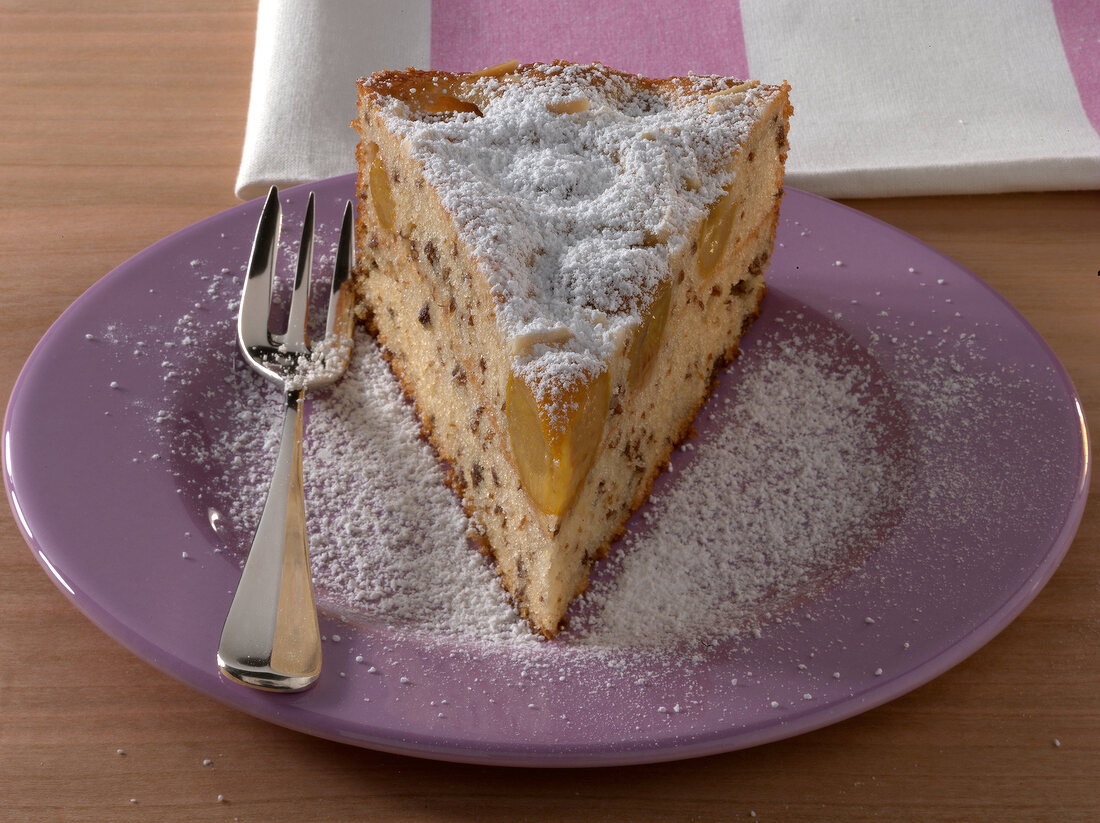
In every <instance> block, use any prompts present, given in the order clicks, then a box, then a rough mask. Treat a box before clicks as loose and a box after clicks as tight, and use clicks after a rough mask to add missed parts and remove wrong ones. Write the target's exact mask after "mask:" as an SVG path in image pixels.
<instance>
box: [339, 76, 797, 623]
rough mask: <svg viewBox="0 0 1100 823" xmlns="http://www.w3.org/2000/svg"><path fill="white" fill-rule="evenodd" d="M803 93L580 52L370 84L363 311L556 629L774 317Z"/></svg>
mask: <svg viewBox="0 0 1100 823" xmlns="http://www.w3.org/2000/svg"><path fill="white" fill-rule="evenodd" d="M787 92H788V87H787V86H786V84H784V85H782V86H774V85H772V86H769V85H762V84H759V83H756V82H742V81H739V80H733V79H729V78H722V77H711V76H688V77H677V78H669V79H666V80H652V79H647V78H641V77H636V76H633V75H629V74H624V73H622V72H618V71H614V70H612V69H609V68H607V67H605V66H602V65H600V64H594V65H577V64H571V63H564V62H556V63H554V64H552V65H543V64H532V65H523V66H517V65H516V64H515V63H514V62H513V63H508V64H502V65H500V66H495V67H493V68H490V69H485V70H483V71H480V72H475V73H471V74H451V73H445V72H430V71H415V70H411V69H410V70H408V71H404V72H383V73H380V74H375V75H373V76H372V77H370V78H369V79H364V80H360V81H359V117H358V119H357V120H356V122H355V123H354V124H353V125H354V127H355V128H356V129H357V130H358V132H359V134H360V136H361V142H360V143H359V148H358V157H357V159H358V165H359V177H358V218H357V220H358V224H357V234H356V243H357V260H358V272H357V275H356V276H357V287H358V291H359V294H360V297H361V301H362V304H361V308H362V310H363V315H364V317H366V318H367V322H368V323H369V324H370V327H371V329H372V331H373V332H374V333H375V334H376V335H377V338H378V340H379V342H380V343H381V345H382V347H383V351H384V353H385V354H386V356H387V357H388V358H389V360H390V363H391V365H392V367H393V371H394V373H395V374H396V375H397V377H398V379H399V380H400V381H401V383H402V385H403V386H404V389H405V391H406V393H407V394H408V395H409V396H410V397H411V398H412V400H413V401H414V403H415V406H416V410H417V412H418V414H419V415H420V419H421V422H422V425H423V429H424V431H425V433H426V435H427V436H428V438H430V440H431V442H432V443H433V444H434V446H435V448H436V449H437V450H438V452H439V454H440V455H441V456H442V458H444V459H445V460H446V461H448V463H449V465H450V467H451V477H452V484H453V486H454V487H455V489H456V490H457V492H458V493H459V494H460V495H461V498H462V501H463V504H464V506H465V508H466V510H467V512H468V514H469V516H470V518H471V522H472V524H473V530H474V531H475V532H476V535H477V537H478V538H479V540H480V542H481V543H482V545H484V546H485V547H486V549H487V550H488V551H490V552H491V553H492V556H493V557H494V559H495V562H496V566H497V569H498V571H499V573H500V576H501V580H502V582H503V585H504V587H505V588H506V589H507V590H508V592H509V593H510V594H511V596H512V598H513V600H514V602H515V604H516V607H517V608H518V609H519V610H520V612H521V614H523V615H525V616H526V617H527V618H528V619H529V620H530V622H531V625H532V626H533V627H534V628H535V630H537V631H539V632H541V633H543V634H544V635H546V636H548V637H552V636H553V635H554V634H555V633H557V632H558V631H559V629H560V628H561V625H562V620H563V617H564V615H565V612H566V609H567V607H568V605H569V603H570V601H571V600H572V599H573V598H574V597H575V596H576V595H577V594H579V593H580V592H582V591H583V590H584V588H585V586H586V584H587V580H588V573H589V570H590V569H591V567H592V564H593V563H594V562H595V561H596V559H597V558H599V557H601V556H602V555H603V554H604V553H606V551H607V549H608V546H609V544H610V543H611V541H612V540H614V539H615V538H616V537H617V536H619V535H620V534H621V533H622V531H623V528H624V524H625V522H626V520H627V518H628V517H629V515H630V514H631V513H632V512H633V511H634V510H635V509H636V508H637V507H638V506H640V505H641V503H642V502H643V501H644V500H645V498H646V496H647V495H648V494H649V489H650V486H651V484H652V482H653V480H654V478H655V477H656V476H657V475H658V474H659V473H660V472H661V470H662V468H664V467H665V466H666V465H667V463H668V460H669V455H670V452H671V450H672V449H673V447H674V446H675V445H676V444H677V443H679V442H680V441H681V440H682V439H683V438H684V437H686V436H687V434H688V433H689V430H690V428H691V425H692V420H693V418H694V416H695V414H696V412H697V411H698V409H699V407H700V406H701V405H702V403H703V401H704V400H705V399H706V397H707V395H708V393H709V391H710V389H711V387H712V385H713V381H714V376H715V372H716V370H717V369H718V368H719V367H720V366H721V365H723V364H724V363H726V362H728V361H729V360H730V359H731V358H732V357H734V356H735V355H736V353H737V350H738V341H739V340H740V338H741V335H742V334H743V333H744V331H745V329H746V328H747V327H748V325H749V324H750V323H751V322H752V320H753V319H754V318H755V317H756V315H757V313H758V311H759V305H760V300H761V298H762V297H763V295H764V280H763V272H764V269H765V268H766V265H767V262H768V257H769V255H770V253H771V250H772V243H773V238H774V233H775V226H776V220H777V218H778V214H779V201H780V198H781V196H782V192H783V189H782V184H783V163H784V159H785V157H786V152H787V118H788V116H789V115H790V111H791V110H790V105H789V103H788V97H787ZM716 482H720V478H719V479H716Z"/></svg>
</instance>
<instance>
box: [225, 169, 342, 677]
mask: <svg viewBox="0 0 1100 823" xmlns="http://www.w3.org/2000/svg"><path fill="white" fill-rule="evenodd" d="M281 225H282V209H281V207H280V205H279V192H278V190H277V189H276V188H275V187H274V186H272V188H271V191H270V192H269V194H268V196H267V202H266V203H265V204H264V209H263V213H262V214H261V215H260V222H259V225H258V226H257V227H256V239H255V241H254V243H253V245H252V255H251V257H250V259H249V262H248V274H247V276H246V278H245V283H244V291H243V293H242V295H241V307H240V313H239V315H238V317H237V342H238V344H239V346H240V349H241V353H242V354H243V355H244V358H245V360H246V361H247V362H248V364H249V365H250V366H251V367H252V368H253V369H255V370H256V371H258V372H259V373H260V374H262V375H264V376H265V377H267V378H268V379H269V380H272V381H274V382H275V383H276V384H278V385H279V386H281V387H282V389H283V391H284V393H285V397H286V404H285V406H284V409H283V430H282V436H281V440H280V444H279V456H278V459H277V460H276V463H275V472H274V476H273V477H272V479H271V486H270V488H269V489H268V493H267V501H266V502H265V503H264V508H263V514H261V515H260V522H259V525H258V526H257V527H256V535H255V537H254V538H253V541H252V546H251V548H250V549H249V551H248V559H247V560H246V561H245V566H244V571H243V572H242V573H241V581H240V584H239V585H238V587H237V593H236V595H235V596H234V598H233V603H232V605H231V606H230V608H229V615H228V616H227V617H226V619H225V626H224V628H223V629H222V635H221V642H220V643H219V644H218V668H219V669H220V670H221V671H222V673H223V674H225V675H226V676H227V677H229V678H231V679H233V680H236V681H237V682H239V683H243V684H245V685H247V686H253V687H255V688H259V689H265V690H268V691H284V692H290V691H300V690H302V689H305V688H308V687H309V686H311V685H312V684H313V683H314V682H315V681H316V680H317V678H318V677H319V676H320V674H321V634H320V629H319V627H318V622H317V610H316V607H315V606H314V602H313V580H312V577H311V575H310V568H309V544H308V538H307V535H306V507H305V495H304V493H303V485H302V436H303V427H304V424H303V408H302V406H303V401H304V399H305V393H306V391H307V390H312V389H315V388H317V387H319V386H323V385H325V384H328V383H332V382H333V381H335V380H336V379H338V378H339V377H340V376H341V375H342V374H343V373H344V370H345V369H346V368H347V363H348V359H349V358H350V355H351V347H352V334H353V327H354V315H353V310H354V299H353V296H352V288H351V267H352V254H353V243H352V234H353V228H352V206H351V202H350V201H349V202H348V204H347V207H346V208H345V209H344V219H343V224H342V225H341V228H340V240H339V243H338V246H337V253H336V266H335V270H334V272H333V277H332V288H331V290H330V296H329V301H328V320H327V323H326V331H325V338H324V340H323V341H321V342H320V343H317V344H313V345H311V344H310V341H309V338H308V334H307V331H306V313H307V304H308V302H309V281H310V270H311V269H312V267H313V234H314V231H313V194H312V192H311V193H310V195H309V202H308V204H307V205H306V215H305V220H304V221H303V225H302V242H301V245H300V247H299V250H298V268H297V274H296V276H295V278H294V290H293V293H292V296H291V300H290V312H289V319H288V322H287V328H286V332H285V333H284V334H272V333H271V332H270V331H269V330H268V325H269V321H268V315H269V313H270V311H271V293H272V279H273V277H274V273H275V256H276V252H277V250H278V245H279V231H280V227H281Z"/></svg>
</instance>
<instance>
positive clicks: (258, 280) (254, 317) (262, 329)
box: [237, 186, 282, 357]
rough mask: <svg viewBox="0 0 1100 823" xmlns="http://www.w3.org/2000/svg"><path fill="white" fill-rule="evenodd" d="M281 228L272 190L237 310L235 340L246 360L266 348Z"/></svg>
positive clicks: (275, 199)
mask: <svg viewBox="0 0 1100 823" xmlns="http://www.w3.org/2000/svg"><path fill="white" fill-rule="evenodd" d="M281 225H282V209H281V207H280V206H279V190H278V189H277V188H276V187H275V186H272V187H271V190H270V191H269V192H268V193H267V202H265V203H264V209H263V212H262V213H261V215H260V222H259V224H258V225H257V226H256V238H255V240H253V242H252V254H251V256H250V257H249V260H248V273H247V275H246V276H245V279H244V290H243V292H242V293H241V309H240V313H239V314H238V315H237V340H238V342H239V343H240V345H241V348H242V350H243V351H244V353H245V356H246V357H247V356H248V349H249V348H252V347H254V346H266V345H268V343H269V342H270V338H269V336H268V331H267V315H268V312H269V310H270V308H271V305H270V304H271V279H272V276H273V275H274V273H275V254H276V251H277V250H278V247H279V230H280V227H281Z"/></svg>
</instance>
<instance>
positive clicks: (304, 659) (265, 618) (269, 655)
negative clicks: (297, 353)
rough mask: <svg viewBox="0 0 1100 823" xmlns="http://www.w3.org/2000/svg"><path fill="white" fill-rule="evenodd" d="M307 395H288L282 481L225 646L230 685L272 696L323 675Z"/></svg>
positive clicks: (271, 494) (222, 664) (259, 530)
mask: <svg viewBox="0 0 1100 823" xmlns="http://www.w3.org/2000/svg"><path fill="white" fill-rule="evenodd" d="M303 401H304V393H303V392H302V391H300V390H292V391H288V392H287V393H286V407H285V408H284V410H283V431H282V436H281V438H280V442H279V456H278V459H277V460H276V462H275V473H274V476H273V477H272V479H271V486H270V488H269V489H268V492H267V500H266V502H265V503H264V509H263V514H261V515H260V522H259V525H258V526H257V527H256V535H255V537H254V538H253V540H252V546H251V548H250V549H249V551H248V559H247V560H246V561H245V566H244V571H243V572H242V573H241V582H240V584H239V585H238V587H237V593H236V595H235V596H234V597H233V603H232V605H231V606H230V607H229V615H228V616H227V617H226V619H225V626H224V628H223V629H222V636H221V642H220V643H219V644H218V667H219V668H220V669H221V671H222V673H223V674H225V675H226V676H227V677H229V678H231V679H233V680H236V681H237V682H239V683H243V684H245V685H247V686H253V687H255V688H259V689H265V690H268V691H282V692H287V691H301V690H302V689H305V688H308V687H309V686H311V685H312V684H313V683H314V681H316V680H317V678H318V676H319V675H320V673H321V632H320V628H319V626H318V622H317V609H316V607H315V606H314V602H313V581H312V577H311V575H310V567H309V543H308V538H307V535H306V505H305V493H304V489H303V485H302V434H303V429H304V422H303V418H304V414H303V408H302V406H303Z"/></svg>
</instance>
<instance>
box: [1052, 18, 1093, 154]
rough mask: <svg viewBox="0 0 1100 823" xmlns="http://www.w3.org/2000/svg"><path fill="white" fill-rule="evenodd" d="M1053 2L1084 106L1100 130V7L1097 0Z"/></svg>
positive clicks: (1064, 46) (1067, 57) (1090, 120)
mask: <svg viewBox="0 0 1100 823" xmlns="http://www.w3.org/2000/svg"><path fill="white" fill-rule="evenodd" d="M1053 5H1054V17H1055V18H1056V19H1057V21H1058V33H1059V34H1061V36H1062V47H1063V48H1064V49H1065V50H1066V60H1067V61H1068V62H1069V69H1070V71H1071V72H1073V81H1074V83H1076V84H1077V94H1078V95H1079V96H1080V98H1081V105H1082V106H1083V107H1084V109H1085V114H1087V115H1088V118H1089V122H1090V123H1092V127H1093V128H1094V129H1096V131H1097V133H1100V9H1097V6H1096V2H1095V0H1054V3H1053Z"/></svg>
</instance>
